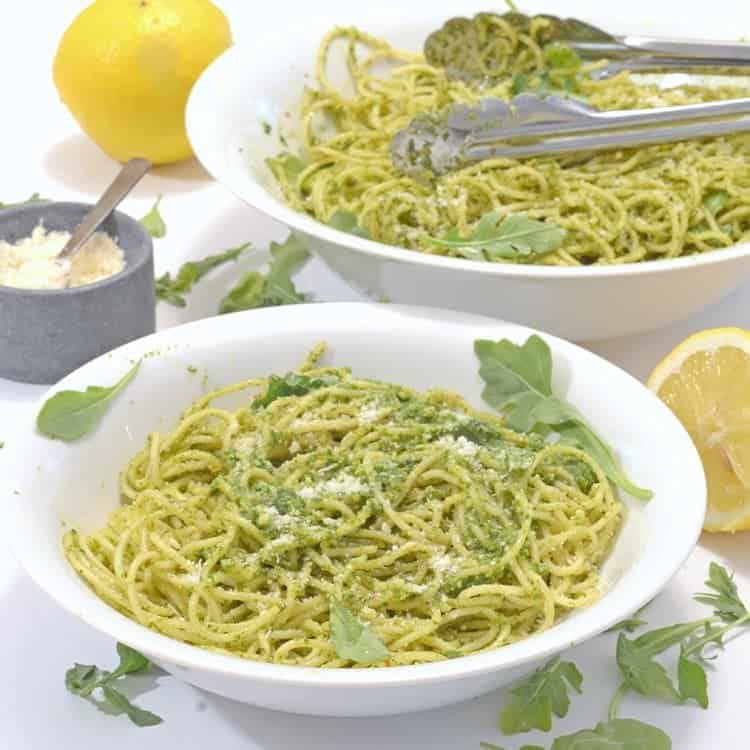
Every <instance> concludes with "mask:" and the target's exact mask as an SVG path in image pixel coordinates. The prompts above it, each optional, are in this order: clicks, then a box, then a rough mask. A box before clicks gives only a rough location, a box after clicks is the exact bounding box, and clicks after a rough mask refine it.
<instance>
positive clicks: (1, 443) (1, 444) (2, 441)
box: [0, 440, 5, 450]
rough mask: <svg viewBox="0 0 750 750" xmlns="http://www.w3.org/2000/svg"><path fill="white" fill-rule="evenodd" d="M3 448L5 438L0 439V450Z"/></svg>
mask: <svg viewBox="0 0 750 750" xmlns="http://www.w3.org/2000/svg"><path fill="white" fill-rule="evenodd" d="M3 448H5V440H0V450H2V449H3Z"/></svg>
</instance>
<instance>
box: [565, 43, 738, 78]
mask: <svg viewBox="0 0 750 750" xmlns="http://www.w3.org/2000/svg"><path fill="white" fill-rule="evenodd" d="M602 34H603V35H604V36H609V39H602V40H600V41H572V40H571V41H566V40H562V41H561V44H564V45H565V46H566V47H570V48H571V49H573V50H575V51H576V52H577V53H578V55H579V56H580V57H581V58H582V59H584V60H602V59H606V60H607V63H606V64H604V65H603V66H602V67H600V68H599V69H597V70H593V71H591V77H592V78H608V77H610V76H613V75H615V74H616V73H619V72H620V71H622V70H629V71H644V70H665V69H685V68H692V69H695V68H750V44H747V43H746V42H723V41H705V40H700V39H662V38H659V37H649V36H632V35H631V36H610V35H608V34H606V32H602Z"/></svg>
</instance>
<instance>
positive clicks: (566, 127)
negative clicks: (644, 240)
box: [468, 97, 750, 146]
mask: <svg viewBox="0 0 750 750" xmlns="http://www.w3.org/2000/svg"><path fill="white" fill-rule="evenodd" d="M745 114H750V97H746V98H743V99H728V100H726V101H719V102H707V103H703V104H686V105H682V106H679V107H654V108H652V109H633V110H615V111H610V112H597V111H596V110H592V111H591V112H585V113H581V114H580V115H579V119H578V121H577V122H576V121H575V120H573V121H571V122H565V121H562V120H559V121H553V122H549V121H548V122H539V123H526V124H524V125H521V126H515V127H512V126H511V127H502V126H500V127H497V128H495V129H492V128H484V129H482V130H478V131H476V132H474V133H471V134H470V135H469V137H468V142H469V145H470V146H482V145H485V144H490V143H493V142H496V141H499V140H503V141H506V140H511V139H514V138H537V137H540V136H545V135H552V136H561V135H569V134H575V133H594V132H601V131H607V130H620V129H622V128H635V129H637V128H641V127H647V126H650V125H662V124H667V125H672V124H675V123H680V122H688V123H689V122H696V123H700V122H703V121H708V122H710V121H711V120H714V119H717V118H723V117H736V116H739V115H745ZM733 122H736V121H730V123H728V125H729V126H731V125H732V124H733ZM714 124H715V123H714ZM635 132H636V133H638V131H637V130H636V131H635ZM639 137H641V138H643V137H644V136H643V133H641V134H640V136H639Z"/></svg>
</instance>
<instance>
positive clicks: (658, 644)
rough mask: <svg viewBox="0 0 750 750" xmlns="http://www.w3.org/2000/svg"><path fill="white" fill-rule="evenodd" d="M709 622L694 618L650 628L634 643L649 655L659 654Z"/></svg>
mask: <svg viewBox="0 0 750 750" xmlns="http://www.w3.org/2000/svg"><path fill="white" fill-rule="evenodd" d="M707 622H708V620H705V619H704V620H694V621H693V622H680V623H677V624H676V625H668V626H666V627H664V628H656V629H655V630H649V631H648V632H646V633H643V634H642V635H640V636H638V638H636V639H635V640H634V641H633V645H634V646H635V648H637V649H638V650H639V651H641V652H642V653H644V654H645V655H646V656H648V657H652V656H657V655H658V654H662V653H664V652H665V651H666V650H667V649H670V648H672V646H676V645H677V644H678V643H682V641H683V640H684V639H685V638H688V637H689V636H691V635H693V634H694V633H696V632H698V631H700V630H701V629H702V628H703V626H704V625H705V624H706V623H707Z"/></svg>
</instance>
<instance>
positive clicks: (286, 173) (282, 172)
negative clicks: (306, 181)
mask: <svg viewBox="0 0 750 750" xmlns="http://www.w3.org/2000/svg"><path fill="white" fill-rule="evenodd" d="M266 165H267V166H268V168H269V169H270V170H271V172H273V174H274V176H275V177H276V179H279V180H281V179H286V180H288V181H289V182H296V181H297V178H298V177H299V176H300V175H301V174H302V173H303V172H304V171H305V170H306V169H307V168H308V167H309V166H310V165H309V163H308V162H307V161H306V160H305V159H303V158H302V157H300V156H295V155H294V154H290V153H289V152H287V151H283V152H282V153H280V154H279V155H278V156H274V157H272V158H270V159H266Z"/></svg>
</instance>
